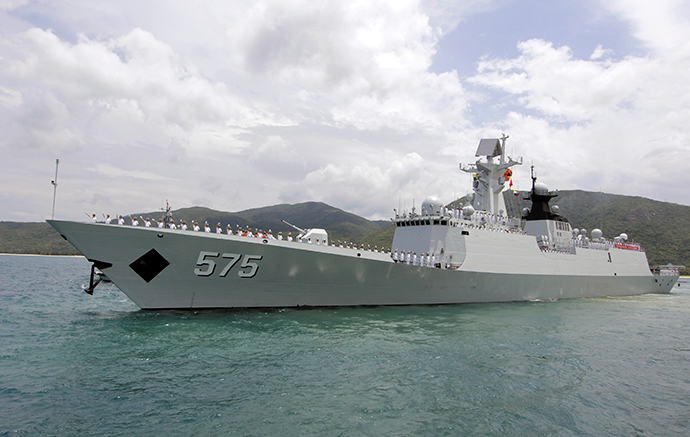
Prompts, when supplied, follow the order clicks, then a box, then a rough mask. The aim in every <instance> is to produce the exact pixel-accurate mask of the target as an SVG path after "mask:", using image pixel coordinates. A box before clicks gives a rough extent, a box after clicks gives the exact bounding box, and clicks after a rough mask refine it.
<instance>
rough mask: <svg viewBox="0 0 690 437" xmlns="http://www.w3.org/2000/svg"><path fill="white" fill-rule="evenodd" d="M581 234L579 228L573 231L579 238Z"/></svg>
mask: <svg viewBox="0 0 690 437" xmlns="http://www.w3.org/2000/svg"><path fill="white" fill-rule="evenodd" d="M579 233H580V230H579V229H578V228H575V229H573V235H574V236H577V235H578V234H579Z"/></svg>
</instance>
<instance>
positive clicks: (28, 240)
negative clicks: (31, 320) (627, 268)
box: [0, 190, 690, 272]
mask: <svg viewBox="0 0 690 437" xmlns="http://www.w3.org/2000/svg"><path fill="white" fill-rule="evenodd" d="M558 194H559V195H558V197H555V198H554V199H553V200H552V201H551V204H552V206H554V205H558V206H559V208H560V214H562V215H563V216H564V217H566V218H568V220H569V221H570V223H571V226H572V227H574V228H580V229H583V228H584V229H587V230H588V232H591V230H592V229H594V228H599V229H602V231H603V232H604V236H605V237H607V238H613V237H614V236H616V235H619V234H620V233H623V232H625V233H627V234H628V235H629V236H630V237H631V240H634V241H636V242H638V243H640V244H641V245H642V247H643V249H644V250H645V251H646V253H647V257H648V260H649V263H650V265H658V264H667V263H673V264H682V265H686V266H689V267H690V207H688V206H685V205H680V204H676V203H669V202H661V201H657V200H652V199H648V198H644V197H640V196H625V195H619V194H608V193H600V192H588V191H582V190H566V191H560V192H559V193H558ZM523 197H524V192H523V193H520V196H514V195H513V194H512V193H511V192H504V199H505V202H506V209H507V211H508V213H509V214H510V215H511V216H519V215H520V212H521V211H522V209H523V208H525V207H528V206H529V205H530V203H529V202H528V201H525V200H524V198H523ZM452 204H460V205H462V204H464V202H463V198H461V199H458V200H456V201H454V202H452V203H451V204H450V205H452ZM172 214H173V219H174V220H175V222H176V223H179V222H180V221H181V220H184V221H186V222H187V223H188V224H189V223H191V221H192V220H195V221H197V222H199V223H200V224H203V223H204V222H206V221H207V222H208V223H209V224H210V225H211V227H212V228H215V225H216V223H221V226H222V227H223V230H225V226H226V225H227V224H230V225H231V226H232V227H233V230H234V229H235V228H236V227H237V225H239V226H240V227H250V228H252V229H261V230H264V231H268V230H269V229H270V230H271V231H272V232H273V233H274V234H277V232H283V233H287V232H295V230H294V229H293V228H291V227H290V226H288V225H286V224H285V223H283V222H282V220H286V221H288V222H290V223H292V224H294V225H296V226H299V227H300V228H303V229H307V228H324V229H326V230H327V231H328V233H329V238H330V239H331V240H332V241H338V240H343V241H350V242H353V243H356V244H365V245H367V244H370V245H371V246H372V247H373V246H374V245H376V246H379V247H390V245H391V243H392V240H393V232H394V229H395V228H394V227H392V226H390V223H388V222H385V221H381V220H378V221H371V220H367V219H365V218H363V217H360V216H358V215H356V214H352V213H349V212H347V211H344V210H341V209H339V208H336V207H333V206H330V205H328V204H325V203H323V202H303V203H298V204H278V205H272V206H266V207H261V208H251V209H247V210H244V211H237V212H229V211H217V210H213V209H210V208H206V207H201V206H194V207H189V208H180V209H178V210H175V211H172ZM132 215H133V216H137V217H138V216H143V217H149V218H159V217H162V212H161V211H155V212H148V213H137V214H132ZM128 221H129V220H128ZM0 252H2V253H17V254H44V255H76V254H78V252H77V251H76V250H75V249H74V248H73V247H72V246H71V245H70V244H69V243H67V242H66V241H64V240H62V239H61V238H60V237H59V235H58V234H57V233H56V232H54V231H53V230H52V228H51V227H50V226H49V225H48V224H47V223H35V222H34V223H31V222H28V223H21V222H0ZM688 270H689V269H686V270H685V271H686V272H687V271H688Z"/></svg>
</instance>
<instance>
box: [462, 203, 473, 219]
mask: <svg viewBox="0 0 690 437" xmlns="http://www.w3.org/2000/svg"><path fill="white" fill-rule="evenodd" d="M462 214H463V215H464V216H465V217H471V216H472V214H474V207H473V206H472V205H465V206H464V207H463V208H462Z"/></svg>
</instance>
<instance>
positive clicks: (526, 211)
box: [522, 208, 530, 217]
mask: <svg viewBox="0 0 690 437" xmlns="http://www.w3.org/2000/svg"><path fill="white" fill-rule="evenodd" d="M529 213H530V209H529V208H522V216H523V217H527V216H528V215H529Z"/></svg>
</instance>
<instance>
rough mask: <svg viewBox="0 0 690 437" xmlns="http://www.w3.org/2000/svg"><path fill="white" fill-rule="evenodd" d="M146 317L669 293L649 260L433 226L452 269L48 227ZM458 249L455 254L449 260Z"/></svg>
mask: <svg viewBox="0 0 690 437" xmlns="http://www.w3.org/2000/svg"><path fill="white" fill-rule="evenodd" d="M48 223H49V224H50V225H51V226H53V228H55V229H56V230H57V231H58V233H60V235H62V236H63V238H65V239H66V240H67V241H69V242H70V243H71V244H72V245H73V246H74V247H76V248H77V249H78V250H79V251H80V252H81V253H82V254H83V255H84V256H85V257H86V258H87V259H88V260H89V261H90V262H92V263H93V264H94V265H95V266H96V267H98V268H99V269H100V270H102V272H103V273H104V274H105V275H107V277H108V278H109V279H110V280H111V281H112V282H113V283H114V284H115V285H116V286H117V287H118V288H119V289H120V290H122V291H123V292H124V293H125V294H126V295H127V296H128V297H129V298H130V299H132V300H133V301H134V302H135V303H136V304H137V305H138V306H139V307H140V308H142V309H149V310H151V309H211V308H275V307H280V308H283V307H303V306H306V307H312V306H313V307H316V306H364V305H435V304H459V303H479V302H514V301H532V300H556V299H569V298H587V297H604V296H625V295H637V294H644V293H668V292H669V291H670V290H671V288H672V287H673V286H674V284H675V282H676V281H677V279H678V277H677V276H654V275H652V274H651V272H650V271H649V266H648V265H647V258H646V256H645V254H644V252H641V251H631V250H610V251H609V250H607V251H603V250H578V251H577V253H549V252H544V251H542V250H540V249H539V247H538V246H537V244H536V242H535V239H534V237H533V236H528V235H519V234H504V233H496V232H490V231H481V230H476V231H472V232H469V233H462V234H461V233H460V232H459V231H457V232H454V231H453V228H441V227H435V226H432V227H431V228H436V229H435V230H434V229H432V232H441V233H444V235H443V238H445V239H446V241H447V242H449V244H450V243H452V244H450V246H452V247H448V252H447V253H450V254H452V255H453V256H454V258H453V257H451V259H452V260H453V262H451V263H448V264H447V265H444V266H441V265H440V264H437V265H435V266H433V267H426V266H425V267H422V266H414V265H408V264H406V263H401V262H394V261H393V260H392V259H391V256H390V255H389V254H385V253H379V252H371V251H365V250H356V249H350V248H341V247H333V246H326V245H316V244H306V243H296V242H288V241H282V240H275V239H262V238H249V237H242V236H237V235H225V234H214V233H204V232H192V231H182V230H172V229H158V228H145V227H133V226H119V225H110V224H102V223H81V222H71V221H59V220H49V221H48ZM451 249H452V252H451V251H450V250H451Z"/></svg>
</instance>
